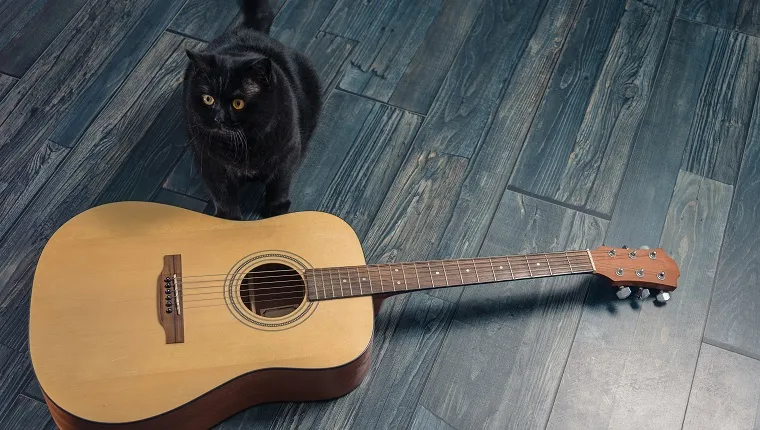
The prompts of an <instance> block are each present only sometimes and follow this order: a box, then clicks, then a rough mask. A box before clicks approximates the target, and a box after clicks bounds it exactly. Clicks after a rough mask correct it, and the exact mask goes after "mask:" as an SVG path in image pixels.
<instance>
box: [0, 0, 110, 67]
mask: <svg viewBox="0 0 760 430" xmlns="http://www.w3.org/2000/svg"><path fill="white" fill-rule="evenodd" d="M93 3H95V2H93V1H88V0H47V1H46V2H45V4H43V5H42V7H41V8H40V9H39V10H37V12H36V13H35V14H34V17H33V18H31V19H30V20H29V21H28V23H27V25H25V26H24V28H22V29H21V30H19V32H18V33H16V34H15V35H14V36H13V38H12V39H11V40H10V41H9V42H8V43H7V44H5V46H3V48H2V49H0V72H3V73H5V74H7V75H11V76H16V77H20V76H23V75H24V74H25V73H26V71H27V70H29V68H30V67H31V66H32V64H34V62H35V61H37V58H39V57H40V55H41V54H42V53H43V52H44V51H45V50H46V48H47V47H48V45H49V44H50V43H51V42H53V40H55V39H56V36H58V34H59V33H60V32H61V30H63V29H64V27H66V26H67V25H68V24H69V21H71V20H72V18H74V16H75V15H77V13H80V15H81V11H82V10H89V9H90V8H92V7H94V6H96V5H94V4H93ZM88 5H89V6H88ZM103 13H108V14H112V13H117V12H116V11H115V10H113V11H108V12H103ZM109 19H113V17H111V18H109ZM75 25H76V24H75ZM70 28H71V27H70Z"/></svg>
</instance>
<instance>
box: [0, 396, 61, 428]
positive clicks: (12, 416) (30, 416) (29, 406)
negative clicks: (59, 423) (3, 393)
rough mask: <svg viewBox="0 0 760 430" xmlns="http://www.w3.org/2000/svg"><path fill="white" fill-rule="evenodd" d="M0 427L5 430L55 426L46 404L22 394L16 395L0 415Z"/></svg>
mask: <svg viewBox="0 0 760 430" xmlns="http://www.w3.org/2000/svg"><path fill="white" fill-rule="evenodd" d="M0 427H2V428H4V429H6V430H24V429H39V430H44V429H50V430H55V429H56V428H57V427H56V426H55V423H53V417H51V416H50V412H49V411H48V408H47V406H45V404H44V403H42V402H40V401H39V400H35V399H31V398H29V397H26V396H24V395H19V396H18V397H16V398H15V399H14V400H13V403H12V404H11V405H10V410H9V411H8V412H7V413H6V415H4V416H1V417H0Z"/></svg>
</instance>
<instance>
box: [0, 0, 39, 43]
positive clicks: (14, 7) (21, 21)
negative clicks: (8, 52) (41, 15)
mask: <svg viewBox="0 0 760 430" xmlns="http://www.w3.org/2000/svg"><path fill="white" fill-rule="evenodd" d="M46 1H47V0H33V1H28V2H25V1H3V2H0V49H2V48H4V47H5V45H7V44H8V42H10V41H11V40H12V39H13V36H15V35H16V34H18V32H19V31H21V30H22V29H23V28H24V27H25V26H26V25H27V24H28V23H29V20H31V19H33V18H34V16H35V15H36V14H37V12H38V11H39V10H40V8H41V7H42V6H43V5H44V4H45V2H46Z"/></svg>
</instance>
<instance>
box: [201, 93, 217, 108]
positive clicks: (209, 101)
mask: <svg viewBox="0 0 760 430" xmlns="http://www.w3.org/2000/svg"><path fill="white" fill-rule="evenodd" d="M202 98H203V103H205V104H206V105H208V106H211V105H212V104H214V98H213V97H211V96H210V95H208V94H204V95H203V97H202Z"/></svg>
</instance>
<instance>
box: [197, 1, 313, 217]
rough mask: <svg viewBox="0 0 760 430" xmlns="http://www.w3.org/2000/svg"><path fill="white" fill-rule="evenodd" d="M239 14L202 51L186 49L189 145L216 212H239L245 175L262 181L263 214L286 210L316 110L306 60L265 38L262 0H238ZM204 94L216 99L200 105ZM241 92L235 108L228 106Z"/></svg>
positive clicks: (269, 15) (267, 17) (268, 18)
mask: <svg viewBox="0 0 760 430" xmlns="http://www.w3.org/2000/svg"><path fill="white" fill-rule="evenodd" d="M240 6H241V9H242V10H243V13H244V16H245V20H244V23H243V24H242V25H241V26H238V27H235V28H233V29H231V30H228V31H227V32H225V33H224V34H222V35H221V36H219V37H218V38H216V39H215V40H213V41H212V42H211V43H209V44H208V46H207V47H206V48H205V50H203V51H201V52H195V51H190V50H188V52H187V55H188V57H189V58H190V62H189V64H188V67H187V70H186V71H185V88H184V90H185V114H186V120H187V129H188V134H189V138H190V145H191V147H192V150H193V153H194V155H195V161H196V164H197V166H198V168H199V170H200V172H201V176H202V177H203V180H204V181H205V183H206V185H207V186H208V188H209V190H210V191H211V195H212V197H213V199H214V204H215V207H216V210H215V215H216V216H219V217H223V218H228V219H241V217H242V214H241V210H240V200H239V198H240V197H239V191H240V188H241V186H242V185H244V183H245V182H247V181H251V180H260V181H263V182H264V183H265V184H266V196H265V199H264V207H263V210H262V216H264V217H269V216H275V215H280V214H283V213H286V212H288V211H289V210H290V205H291V201H290V196H289V193H290V185H291V181H292V178H293V175H294V173H295V172H296V171H297V169H298V167H299V166H300V164H301V161H302V159H303V156H304V153H305V151H306V149H307V147H308V142H309V139H310V138H311V136H312V134H313V132H314V129H315V128H316V126H317V121H318V118H319V113H320V109H321V104H322V100H321V93H322V91H321V86H320V83H319V78H318V76H317V73H316V72H315V71H314V68H313V67H312V66H311V64H310V62H309V60H308V59H307V58H306V57H304V56H303V55H302V54H300V53H298V52H297V51H294V50H293V49H291V48H288V47H286V46H284V45H283V44H281V43H280V42H278V41H276V40H274V39H272V38H270V37H269V35H268V33H269V29H270V28H271V25H272V19H273V17H274V13H273V11H272V9H271V8H270V6H269V5H268V2H267V0H241V1H240ZM204 95H210V96H211V97H213V99H214V103H213V105H211V106H209V105H206V104H205V103H204V101H203V96H204ZM234 99H241V100H243V101H244V102H245V106H244V107H243V109H241V110H236V109H234V108H233V107H232V102H233V100H234Z"/></svg>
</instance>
